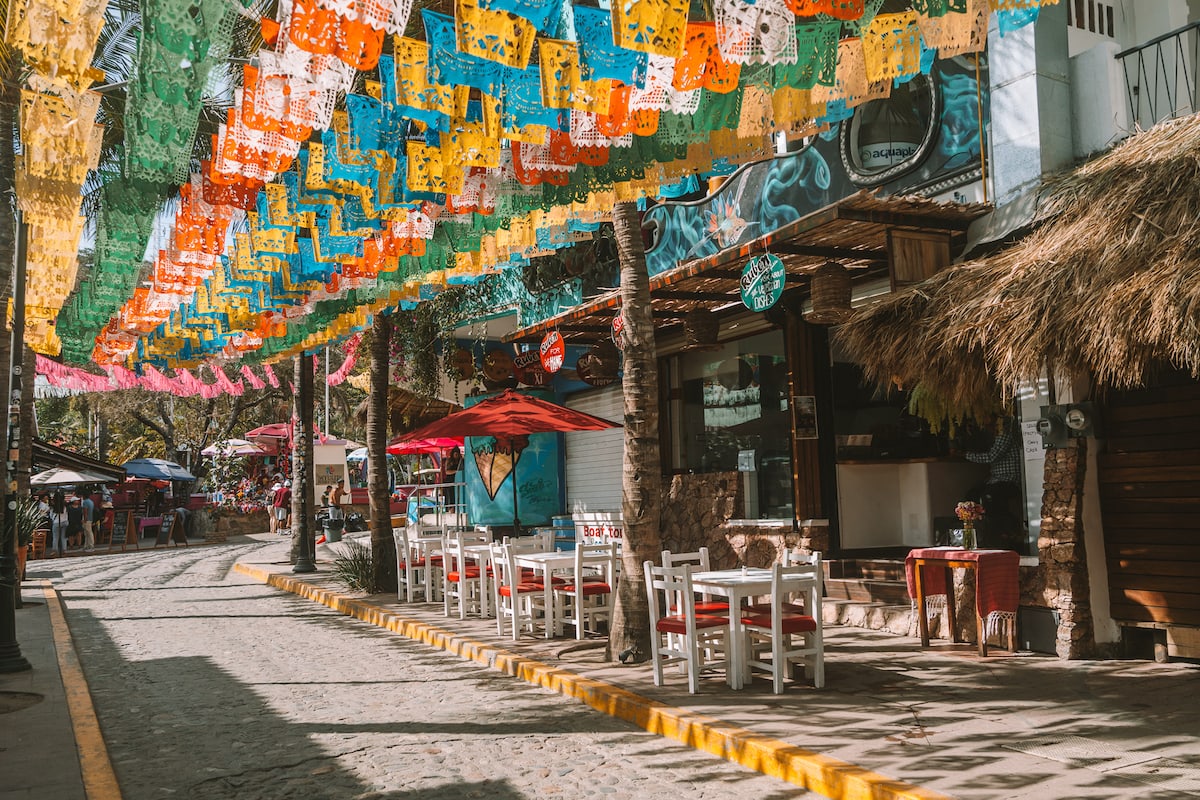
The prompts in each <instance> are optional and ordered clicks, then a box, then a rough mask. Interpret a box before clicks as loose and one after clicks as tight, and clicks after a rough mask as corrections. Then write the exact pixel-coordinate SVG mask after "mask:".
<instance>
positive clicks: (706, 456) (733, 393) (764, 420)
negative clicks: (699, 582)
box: [669, 331, 792, 519]
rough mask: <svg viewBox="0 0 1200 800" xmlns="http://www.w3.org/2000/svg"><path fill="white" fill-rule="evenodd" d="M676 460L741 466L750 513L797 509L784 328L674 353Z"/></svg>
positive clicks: (685, 464)
mask: <svg viewBox="0 0 1200 800" xmlns="http://www.w3.org/2000/svg"><path fill="white" fill-rule="evenodd" d="M672 361H673V362H674V363H673V364H671V369H670V370H669V374H670V375H671V381H672V390H673V391H672V393H671V394H672V397H673V398H675V399H674V401H673V402H672V404H671V409H670V414H669V420H670V421H669V425H670V427H671V438H670V440H671V442H672V443H673V448H672V450H673V452H672V453H671V464H672V466H673V467H674V469H675V470H676V471H683V472H697V473H705V472H740V473H741V475H742V479H743V482H744V488H745V491H746V516H747V517H752V518H761V519H790V518H791V517H792V463H791V446H790V431H791V420H790V417H789V414H788V392H787V360H786V358H785V357H784V351H783V333H782V332H781V331H770V332H768V333H763V334H760V335H757V336H751V337H748V338H745V339H739V340H737V341H733V342H725V343H723V344H722V345H721V346H720V349H717V350H709V351H704V352H691V353H684V354H681V355H679V356H676V357H675V358H674V359H672Z"/></svg>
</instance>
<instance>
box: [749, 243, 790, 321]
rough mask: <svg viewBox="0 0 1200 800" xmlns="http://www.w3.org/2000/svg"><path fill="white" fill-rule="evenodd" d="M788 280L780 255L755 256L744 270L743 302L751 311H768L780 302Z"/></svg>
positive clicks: (765, 254)
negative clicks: (784, 285)
mask: <svg viewBox="0 0 1200 800" xmlns="http://www.w3.org/2000/svg"><path fill="white" fill-rule="evenodd" d="M786 281H787V273H786V271H785V270H784V268H783V262H782V261H780V260H779V257H778V256H774V255H771V254H770V253H763V254H762V255H761V256H755V257H754V258H752V259H750V260H749V261H747V262H746V268H745V269H743V270H742V279H741V285H742V303H744V304H745V306H746V308H748V309H750V310H751V311H766V310H767V309H768V308H770V307H771V306H773V305H775V304H776V303H778V302H779V297H780V295H782V294H783V284H784V283H785V282H786Z"/></svg>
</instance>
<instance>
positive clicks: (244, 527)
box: [197, 510, 271, 542]
mask: <svg viewBox="0 0 1200 800" xmlns="http://www.w3.org/2000/svg"><path fill="white" fill-rule="evenodd" d="M205 516H206V517H209V515H208V514H207V512H206V513H205ZM270 530H271V522H270V520H269V519H267V512H266V511H265V510H260V511H251V512H250V513H249V514H238V513H234V512H230V511H228V510H225V511H222V512H221V514H220V515H219V516H218V517H216V518H215V519H212V518H211V517H209V522H208V532H207V533H205V534H204V541H206V542H224V541H225V540H226V539H228V538H229V537H230V536H245V535H247V534H251V533H267V532H268V531H270ZM197 532H199V529H197Z"/></svg>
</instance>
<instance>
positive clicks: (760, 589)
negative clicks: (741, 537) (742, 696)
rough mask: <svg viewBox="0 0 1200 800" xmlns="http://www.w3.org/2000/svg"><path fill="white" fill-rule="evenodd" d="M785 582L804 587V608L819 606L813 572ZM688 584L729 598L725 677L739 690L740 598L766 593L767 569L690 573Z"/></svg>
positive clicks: (741, 676)
mask: <svg viewBox="0 0 1200 800" xmlns="http://www.w3.org/2000/svg"><path fill="white" fill-rule="evenodd" d="M787 584H788V590H789V591H801V590H805V591H808V592H809V593H810V597H809V598H808V600H807V602H806V603H805V609H810V608H820V605H819V604H817V602H816V598H815V596H812V595H815V593H816V592H817V591H818V590H819V587H820V585H821V583H820V581H819V580H818V579H817V577H816V575H815V573H814V575H813V576H812V577H803V578H794V579H789V580H788V581H787ZM692 585H693V587H695V588H696V589H698V590H699V589H702V590H704V591H705V592H707V593H709V594H715V595H720V596H722V597H728V598H729V642H728V644H727V646H728V647H729V674H728V675H727V676H726V679H727V681H728V683H729V687H730V688H731V689H741V688H743V687H744V686H745V683H746V676H745V664H746V656H745V653H744V652H743V650H744V648H745V640H744V634H743V631H742V614H741V607H742V601H743V600H745V599H748V598H750V597H760V596H768V597H769V596H770V594H771V570H769V569H760V568H758V567H750V568H743V569H723V570H713V571H710V572H693V573H692ZM817 624H818V625H820V624H821V620H820V619H817Z"/></svg>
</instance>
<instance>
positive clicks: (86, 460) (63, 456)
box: [33, 439, 125, 481]
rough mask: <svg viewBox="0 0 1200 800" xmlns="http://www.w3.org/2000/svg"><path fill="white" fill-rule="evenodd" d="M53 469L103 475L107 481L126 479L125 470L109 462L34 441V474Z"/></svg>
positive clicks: (42, 440) (43, 440) (40, 441)
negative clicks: (60, 468) (58, 468)
mask: <svg viewBox="0 0 1200 800" xmlns="http://www.w3.org/2000/svg"><path fill="white" fill-rule="evenodd" d="M53 467H62V468H63V469H75V470H84V471H87V472H90V473H97V474H100V475H103V476H104V479H105V480H106V481H119V480H121V479H123V478H124V477H125V470H123V469H121V468H120V467H118V466H117V465H116V464H110V463H108V462H107V461H101V460H99V459H96V458H92V457H91V456H88V455H84V454H83V453H76V452H75V451H73V450H67V449H66V448H65V447H59V446H57V445H53V444H50V443H49V442H47V441H46V440H45V439H34V440H33V470H34V472H35V473H36V472H42V471H44V470H48V469H52V468H53Z"/></svg>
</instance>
